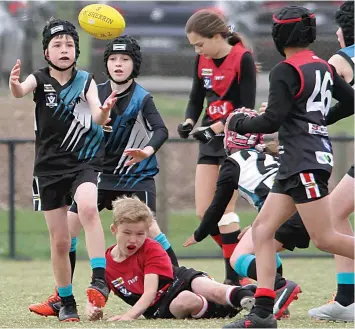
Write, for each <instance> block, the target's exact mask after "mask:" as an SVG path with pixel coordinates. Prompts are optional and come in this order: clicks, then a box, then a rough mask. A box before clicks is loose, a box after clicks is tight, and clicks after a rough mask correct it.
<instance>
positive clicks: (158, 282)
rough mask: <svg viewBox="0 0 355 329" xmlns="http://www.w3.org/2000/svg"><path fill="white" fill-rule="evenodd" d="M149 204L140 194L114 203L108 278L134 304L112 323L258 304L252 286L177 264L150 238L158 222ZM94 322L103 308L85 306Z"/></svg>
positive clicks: (210, 314)
mask: <svg viewBox="0 0 355 329" xmlns="http://www.w3.org/2000/svg"><path fill="white" fill-rule="evenodd" d="M153 216H154V215H153V213H152V212H151V210H150V209H149V207H148V206H147V205H146V204H145V203H143V202H142V201H140V200H138V198H135V197H134V198H127V197H124V198H121V199H117V200H115V201H114V202H113V224H112V225H111V232H112V234H113V235H114V237H115V239H116V244H115V245H113V246H111V247H110V248H108V249H107V251H106V259H107V281H108V282H109V284H110V289H111V291H112V292H113V293H114V294H115V295H116V296H118V297H119V298H120V299H122V300H123V301H124V302H126V303H127V304H129V305H131V306H132V307H131V308H130V309H129V310H128V311H127V312H125V313H124V314H121V315H116V316H113V317H111V318H110V319H109V320H110V321H129V320H135V319H137V318H138V317H140V316H141V315H144V317H146V318H148V319H157V318H158V319H171V318H177V319H183V318H188V317H192V318H195V319H200V318H216V317H226V316H227V315H229V314H230V313H231V312H233V311H234V312H236V311H240V310H241V309H242V308H245V309H250V308H251V307H252V305H253V304H254V297H253V296H254V293H253V291H252V290H251V289H249V288H243V287H235V286H228V285H225V284H221V283H218V282H216V281H213V280H212V279H210V278H209V277H208V275H207V274H206V273H204V272H201V271H196V270H194V269H193V268H185V267H173V266H172V264H171V261H170V259H169V257H168V255H167V253H166V252H165V251H164V249H163V248H162V246H161V245H160V244H159V243H157V242H156V241H154V240H152V239H150V238H148V234H149V227H150V226H151V224H152V221H153V220H154V217H153ZM86 313H87V315H88V316H89V319H90V320H98V319H100V318H102V316H103V312H102V310H101V309H99V308H95V307H94V306H93V305H92V304H90V303H89V304H88V305H87V307H86Z"/></svg>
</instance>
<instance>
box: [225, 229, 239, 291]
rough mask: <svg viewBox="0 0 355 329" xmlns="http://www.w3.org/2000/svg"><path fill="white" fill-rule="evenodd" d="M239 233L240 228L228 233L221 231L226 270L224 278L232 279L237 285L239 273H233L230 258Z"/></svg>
mask: <svg viewBox="0 0 355 329" xmlns="http://www.w3.org/2000/svg"><path fill="white" fill-rule="evenodd" d="M239 234H240V230H237V231H234V232H230V233H222V234H221V235H222V250H223V258H224V264H225V270H226V272H225V273H226V279H229V280H232V281H233V282H235V283H236V284H237V285H239V275H238V274H237V273H235V271H234V269H233V268H232V266H231V265H230V262H229V260H230V258H231V256H232V254H233V251H234V249H235V247H236V246H237V244H238V242H239V240H238V235H239Z"/></svg>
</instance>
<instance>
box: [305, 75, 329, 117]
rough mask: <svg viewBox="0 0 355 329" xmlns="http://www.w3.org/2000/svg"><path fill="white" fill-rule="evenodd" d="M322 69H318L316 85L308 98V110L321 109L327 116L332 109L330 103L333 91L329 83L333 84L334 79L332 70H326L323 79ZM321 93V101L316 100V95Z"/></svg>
mask: <svg viewBox="0 0 355 329" xmlns="http://www.w3.org/2000/svg"><path fill="white" fill-rule="evenodd" d="M321 80H322V78H321V74H320V71H319V70H317V71H316V85H315V86H314V90H313V93H312V95H311V97H309V98H308V101H307V105H306V109H307V112H313V111H321V112H322V114H323V116H324V117H325V116H326V115H327V114H328V111H329V109H330V103H331V101H332V92H331V91H330V89H328V88H329V83H330V85H331V86H332V85H333V79H332V76H331V74H330V72H326V73H325V75H324V78H323V81H321ZM319 94H320V99H321V100H320V101H317V102H316V101H315V99H316V97H317V96H318V95H319Z"/></svg>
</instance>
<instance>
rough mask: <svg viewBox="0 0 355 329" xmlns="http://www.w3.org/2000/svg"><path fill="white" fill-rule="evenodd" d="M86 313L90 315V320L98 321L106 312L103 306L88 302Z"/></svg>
mask: <svg viewBox="0 0 355 329" xmlns="http://www.w3.org/2000/svg"><path fill="white" fill-rule="evenodd" d="M85 314H86V316H87V317H88V319H89V321H97V320H100V319H102V317H103V315H104V313H103V311H102V308H101V307H96V306H94V305H93V304H91V303H89V302H88V303H86V306H85Z"/></svg>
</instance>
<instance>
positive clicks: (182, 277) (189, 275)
mask: <svg viewBox="0 0 355 329" xmlns="http://www.w3.org/2000/svg"><path fill="white" fill-rule="evenodd" d="M198 277H208V274H207V273H205V272H202V271H196V270H195V269H193V268H186V267H184V266H180V267H174V281H173V282H172V284H171V286H170V287H169V289H168V290H167V292H166V294H165V296H164V297H163V298H162V299H161V300H160V301H159V304H160V306H159V307H158V310H157V311H156V312H155V315H154V318H156V319H173V318H174V316H173V315H172V314H171V312H170V310H169V307H170V304H171V302H172V301H173V300H174V299H175V298H176V297H177V296H178V295H179V294H180V292H182V291H185V290H188V291H192V290H191V282H192V280H193V279H195V278H198Z"/></svg>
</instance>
